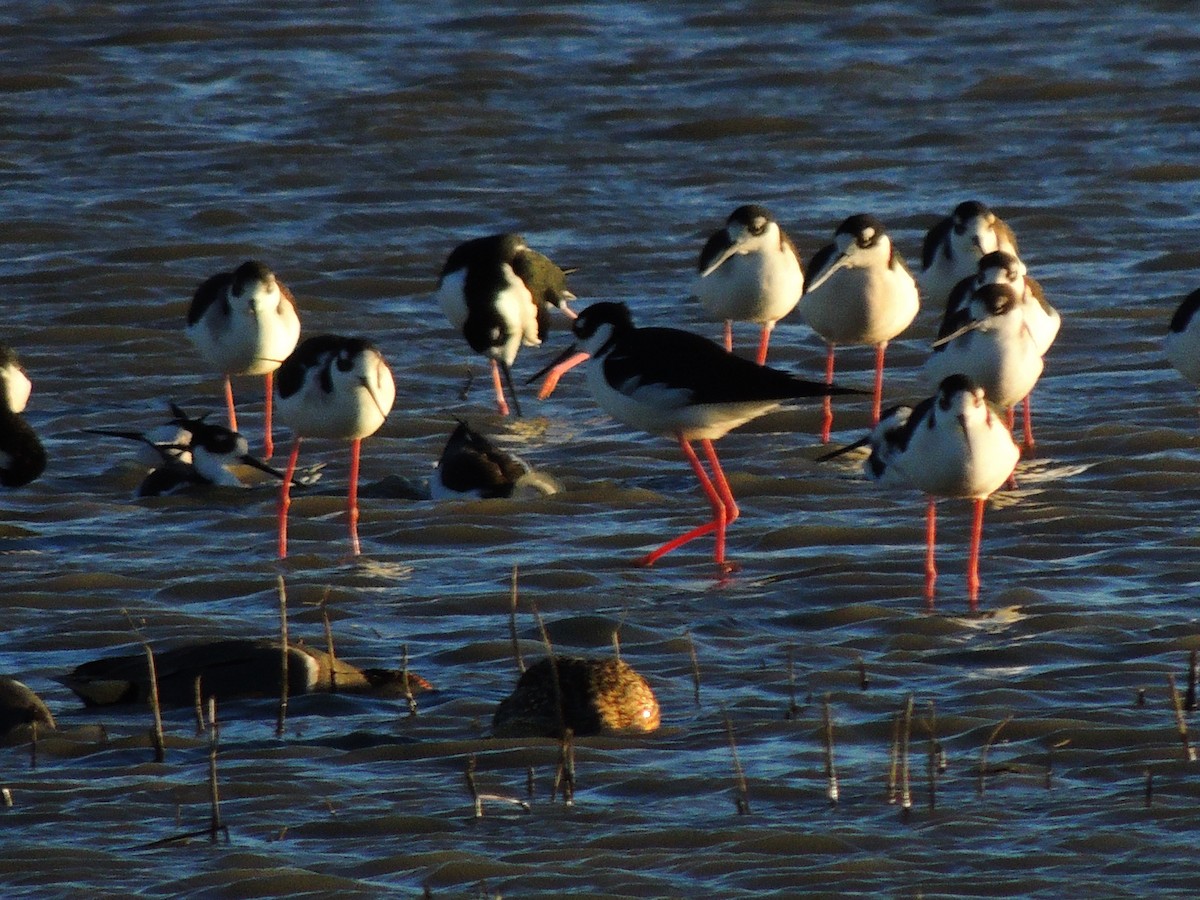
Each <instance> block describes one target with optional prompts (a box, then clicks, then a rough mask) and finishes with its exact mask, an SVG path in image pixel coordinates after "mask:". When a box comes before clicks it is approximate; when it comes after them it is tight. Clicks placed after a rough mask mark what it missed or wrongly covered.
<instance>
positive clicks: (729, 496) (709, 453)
mask: <svg viewBox="0 0 1200 900" xmlns="http://www.w3.org/2000/svg"><path fill="white" fill-rule="evenodd" d="M700 446H701V447H702V448H704V457H705V459H707V460H708V467H709V468H710V469H712V473H713V486H714V487H715V488H716V489H717V493H718V494H720V495H721V503H722V504H723V505H724V506H725V524H726V525H732V524H733V523H734V522H736V521H737V518H738V516H740V515H741V514H742V511H741V510H740V509H738V505H737V501H736V500H734V499H733V490H732V489H731V488H730V487H729V481H728V480H727V479H726V478H725V471H724V470H723V469H722V468H721V461H720V460H719V459H717V448H716V447H714V446H713V442H712V441H709V440H702V441H701V442H700Z"/></svg>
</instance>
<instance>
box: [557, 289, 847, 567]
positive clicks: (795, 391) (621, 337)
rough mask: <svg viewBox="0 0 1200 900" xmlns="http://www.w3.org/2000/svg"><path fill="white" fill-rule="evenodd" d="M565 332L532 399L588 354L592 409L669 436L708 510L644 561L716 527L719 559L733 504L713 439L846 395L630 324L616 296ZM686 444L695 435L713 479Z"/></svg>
mask: <svg viewBox="0 0 1200 900" xmlns="http://www.w3.org/2000/svg"><path fill="white" fill-rule="evenodd" d="M572 330H573V332H574V334H575V337H576V339H577V343H576V345H575V346H573V347H571V348H570V349H568V350H567V351H566V352H565V353H564V354H563V355H562V356H561V357H560V358H559V359H558V360H557V361H556V362H555V363H552V364H551V365H550V366H549V367H547V368H546V369H545V370H544V372H545V373H548V375H547V378H546V381H545V382H544V384H543V385H542V388H541V390H540V391H539V393H538V396H539V397H542V398H545V397H547V396H549V395H550V393H551V392H552V391H553V390H554V387H555V385H556V384H557V383H558V379H559V378H560V377H561V375H562V374H563V373H564V372H566V371H567V370H568V369H570V368H572V367H573V366H575V365H578V364H579V363H582V362H584V361H585V360H590V362H589V365H588V369H587V383H588V387H589V388H590V389H591V392H592V396H593V397H594V398H595V400H596V402H597V403H598V404H599V405H600V407H601V408H602V409H603V410H604V411H605V412H607V413H608V414H609V415H611V416H612V417H613V418H614V419H617V420H618V421H621V422H624V423H625V424H627V425H630V426H632V427H634V428H638V429H641V430H642V431H646V432H649V433H650V434H658V435H663V436H668V437H673V438H675V440H676V441H678V443H679V446H680V449H681V450H682V452H683V454H684V457H685V458H686V459H687V460H688V462H689V463H690V464H691V466H692V470H693V471H694V472H695V473H696V477H697V479H698V480H699V481H700V486H701V489H702V490H703V491H704V493H705V495H706V496H707V498H708V500H709V503H710V504H711V505H712V508H713V518H712V520H711V521H709V522H707V523H705V524H703V525H701V526H699V527H698V528H695V529H693V530H692V531H689V532H687V533H686V534H684V535H682V536H681V537H679V538H676V539H675V540H673V541H669V542H668V543H666V544H664V545H663V546H662V547H660V548H659V549H657V550H655V551H653V552H652V553H649V554H647V555H646V556H644V557H642V559H641V560H639V563H640V564H642V565H651V564H653V563H654V562H655V561H656V560H658V559H659V558H660V557H662V556H663V555H665V554H666V553H669V552H670V551H671V550H674V549H676V548H677V547H679V546H681V545H683V544H685V543H687V542H688V541H691V540H693V539H695V538H697V537H700V536H702V535H705V534H708V533H709V532H715V533H716V540H717V546H716V553H715V559H716V562H717V564H718V565H721V566H724V565H725V529H726V526H727V525H729V524H730V523H732V522H733V521H734V520H736V519H737V517H738V507H737V503H736V502H735V501H734V499H733V493H732V491H731V490H730V488H729V483H728V481H727V480H726V478H725V475H724V473H723V472H722V470H721V465H720V462H719V460H718V458H717V454H716V450H715V448H714V446H713V441H716V440H717V439H718V438H720V437H722V436H723V435H725V434H726V433H727V432H729V431H730V430H732V429H734V428H737V427H738V426H739V425H742V424H745V423H746V422H749V421H750V420H751V419H754V418H756V417H758V416H761V415H763V414H764V413H767V412H770V411H771V410H773V409H775V408H777V407H778V406H780V405H781V404H783V403H785V402H787V401H789V400H798V399H806V398H811V397H824V396H826V395H827V394H830V393H853V392H852V391H848V390H846V389H843V388H838V387H834V386H832V385H827V384H820V383H818V382H813V381H805V380H802V379H800V378H796V377H795V376H793V375H790V374H789V373H787V372H783V371H780V370H779V369H772V368H769V367H767V366H760V365H757V364H756V363H754V362H751V361H750V360H748V359H743V358H742V357H739V356H734V355H733V354H732V353H729V352H728V351H727V350H724V349H722V348H721V347H720V346H719V345H717V344H715V343H713V342H712V341H710V340H708V339H707V338H703V337H700V336H699V335H695V334H691V333H690V332H686V331H680V330H679V329H676V328H638V327H636V326H635V325H634V324H633V319H632V317H631V316H630V314H629V308H628V307H627V306H626V305H625V304H624V303H610V302H604V303H594V304H592V305H591V306H589V307H588V308H587V309H586V310H584V311H583V312H582V313H580V315H579V317H578V318H577V319H576V320H575V324H574V326H573V328H572ZM540 374H543V373H539V375H540ZM535 377H538V376H535ZM692 441H699V442H700V445H701V448H702V449H703V451H704V453H705V456H706V458H707V460H708V463H709V467H710V469H711V470H712V477H711V478H710V477H709V475H708V474H707V473H706V472H705V470H704V467H703V466H702V465H701V463H700V460H699V457H698V456H697V455H696V452H695V450H693V449H692V446H691V442H692Z"/></svg>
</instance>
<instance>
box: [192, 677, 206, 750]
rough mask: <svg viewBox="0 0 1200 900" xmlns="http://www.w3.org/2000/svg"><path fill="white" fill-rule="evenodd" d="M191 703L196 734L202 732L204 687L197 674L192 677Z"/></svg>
mask: <svg viewBox="0 0 1200 900" xmlns="http://www.w3.org/2000/svg"><path fill="white" fill-rule="evenodd" d="M192 705H193V711H194V712H195V713H196V735H197V736H199V735H202V734H204V687H203V683H202V682H201V678H200V676H199V675H197V676H196V677H195V678H193V679H192Z"/></svg>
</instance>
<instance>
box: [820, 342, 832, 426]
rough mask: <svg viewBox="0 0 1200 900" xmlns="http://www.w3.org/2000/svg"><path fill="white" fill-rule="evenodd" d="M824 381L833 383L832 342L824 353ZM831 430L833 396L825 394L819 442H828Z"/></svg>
mask: <svg viewBox="0 0 1200 900" xmlns="http://www.w3.org/2000/svg"><path fill="white" fill-rule="evenodd" d="M825 383H826V384H833V344H830V345H829V352H828V353H827V354H826V355H825ZM832 430H833V398H832V397H830V396H829V395H828V394H826V395H825V418H824V419H823V420H822V422H821V443H822V444H828V443H829V432H830V431H832Z"/></svg>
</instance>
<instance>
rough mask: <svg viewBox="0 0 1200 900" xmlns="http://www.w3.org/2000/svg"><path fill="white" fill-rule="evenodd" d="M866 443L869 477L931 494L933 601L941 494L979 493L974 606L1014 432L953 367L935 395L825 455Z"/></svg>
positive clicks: (1013, 451)
mask: <svg viewBox="0 0 1200 900" xmlns="http://www.w3.org/2000/svg"><path fill="white" fill-rule="evenodd" d="M868 443H869V444H870V447H871V455H870V456H868V457H867V460H866V463H865V464H864V471H865V472H866V475H867V477H868V478H870V479H871V480H873V481H878V482H880V483H881V484H884V485H897V486H902V487H913V488H916V489H917V490H920V491H923V492H925V493H926V494H928V495H929V501H928V504H927V507H926V526H925V541H926V548H925V599H926V602H927V603H928V605H929V607H930V608H932V606H933V596H934V583H935V581H936V580H937V568H936V566H935V564H934V556H935V554H934V547H935V542H936V534H937V517H936V516H937V513H936V503H937V499H938V498H939V497H949V498H962V499H968V500H973V501H974V503H975V507H974V518H973V521H972V527H971V549H970V555H969V557H968V561H967V597H968V601H969V603H970V607H971V609H972V611H974V610H975V609H976V608H977V607H978V602H979V545H980V541H981V539H982V535H983V509H984V503H985V501H986V500H987V498H988V497H990V496H991V495H992V493H993V492H995V491H996V490H997V489H999V488H1000V487H1001V485H1003V484H1004V483H1005V481H1007V480H1008V478H1009V476H1010V475H1011V474H1012V471H1013V469H1014V468H1015V467H1016V464H1017V459H1018V458H1019V457H1020V455H1021V451H1020V449H1019V448H1018V447H1017V445H1016V443H1015V442H1014V441H1013V438H1012V432H1011V431H1009V430H1008V429H1007V428H1006V427H1005V425H1004V423H1003V421H1002V420H1001V417H1000V416H999V415H997V414H996V413H995V412H994V411H993V410H992V408H991V406H990V405H989V404H988V402H987V400H986V399H985V397H984V393H983V389H982V388H980V387H978V386H976V385H975V384H973V383H972V382H971V379H969V378H968V377H966V376H965V375H952V376H950V377H949V378H947V379H946V380H945V381H943V382H942V383H941V384H940V385H939V386H938V390H937V393H936V394H935V395H934V396H932V397H929V398H928V399H926V400H923V401H922V402H921V403H919V404H917V406H916V407H915V408H911V409H910V408H909V407H906V406H901V407H896V408H895V409H892V410H890V411H889V412H888V413H887V414H886V415H884V416H883V417H882V418H881V419H880V421H879V424H878V425H876V426H875V429H874V430H873V431H872V432H871V434H870V435H869V436H868V437H867V438H864V439H863V440H862V441H859V442H858V443H856V444H851V445H850V447H844V448H842V449H841V450H835V451H834V452H833V453H828V454H826V455H825V456H823V457H821V459H829V458H831V457H833V456H837V455H839V454H841V453H844V452H845V451H846V450H849V449H852V448H854V447H859V446H862V445H863V444H868Z"/></svg>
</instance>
